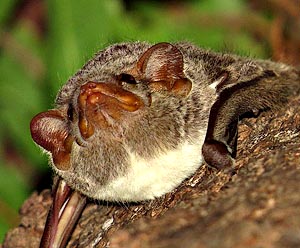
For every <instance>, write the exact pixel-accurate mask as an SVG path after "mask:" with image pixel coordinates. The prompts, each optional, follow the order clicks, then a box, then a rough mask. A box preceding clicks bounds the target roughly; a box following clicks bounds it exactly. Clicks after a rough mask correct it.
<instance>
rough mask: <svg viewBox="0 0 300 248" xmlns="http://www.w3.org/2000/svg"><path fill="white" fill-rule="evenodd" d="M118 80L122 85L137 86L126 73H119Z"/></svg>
mask: <svg viewBox="0 0 300 248" xmlns="http://www.w3.org/2000/svg"><path fill="white" fill-rule="evenodd" d="M118 80H119V81H120V82H121V83H123V82H125V83H128V84H137V81H136V80H135V78H134V76H132V75H130V74H127V73H121V74H120V75H119V76H118Z"/></svg>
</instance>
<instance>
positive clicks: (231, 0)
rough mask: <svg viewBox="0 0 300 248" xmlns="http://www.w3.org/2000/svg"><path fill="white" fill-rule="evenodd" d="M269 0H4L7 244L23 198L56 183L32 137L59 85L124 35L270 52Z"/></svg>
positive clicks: (2, 216) (2, 192)
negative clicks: (35, 121) (33, 124)
mask: <svg viewBox="0 0 300 248" xmlns="http://www.w3.org/2000/svg"><path fill="white" fill-rule="evenodd" d="M262 2H268V1H262ZM269 2H272V1H269ZM270 6H271V5H270ZM270 6H269V5H265V4H261V3H260V1H243V0H210V1H209V0H202V1H121V0H102V1H101V0H91V1H85V0H78V1H71V0H53V1H51V0H48V1H42V0H28V1H17V0H1V1H0V83H1V88H0V123H1V124H0V125H1V128H0V146H1V150H0V242H1V241H2V240H3V237H4V234H5V232H6V231H7V229H8V228H11V227H13V226H15V225H17V224H18V221H19V220H18V209H19V208H20V206H21V205H22V203H23V202H24V200H25V199H26V198H27V197H28V196H29V195H30V194H31V193H32V192H33V191H34V190H38V191H40V190H42V189H44V188H50V187H51V171H50V169H49V167H48V166H47V158H46V156H45V155H42V152H41V151H40V149H39V148H38V147H37V146H36V145H34V143H33V142H32V140H31V137H30V132H29V122H30V120H31V118H32V117H33V116H34V115H35V114H37V113H39V112H41V111H44V110H47V109H49V108H52V107H53V102H54V99H55V96H56V94H57V92H58V90H59V88H60V87H61V86H62V85H63V84H64V82H65V81H66V80H67V79H68V78H69V77H70V76H71V75H72V74H74V73H75V72H76V71H77V70H78V69H79V68H80V67H81V66H82V65H83V63H84V62H85V61H87V59H89V58H90V57H91V56H92V55H93V54H94V53H95V52H96V51H98V50H99V49H102V48H104V47H106V46H107V45H109V44H111V43H116V42H123V41H135V40H140V41H144V40H147V41H150V42H159V41H178V40H187V41H191V42H193V43H195V44H198V45H199V46H202V47H206V48H210V49H213V50H217V51H224V50H225V51H229V52H234V53H239V54H242V55H247V56H252V57H259V58H266V57H270V56H271V55H272V49H273V47H272V42H270V37H271V38H272V36H270V30H271V31H272V23H273V21H274V16H275V15H276V13H277V12H276V10H274V8H270ZM278 9H279V8H278ZM271 41H272V39H271Z"/></svg>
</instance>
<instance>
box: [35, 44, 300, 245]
mask: <svg viewBox="0 0 300 248" xmlns="http://www.w3.org/2000/svg"><path fill="white" fill-rule="evenodd" d="M299 86H300V72H299V70H298V69H296V68H294V67H292V66H288V65H285V64H281V63H276V62H272V61H268V60H254V59H249V58H243V57H239V56H236V55H232V54H221V53H215V52H212V51H207V50H204V49H201V48H198V47H196V46H195V45H192V44H190V43H174V44H170V43H158V44H155V45H151V44H148V43H143V42H133V43H121V44H115V45H112V46H110V47H108V48H106V49H104V50H103V51H100V52H99V53H97V54H96V55H95V57H94V58H93V59H91V60H90V61H88V62H87V63H86V64H85V65H84V66H83V67H82V69H80V70H79V71H78V72H77V73H76V74H75V75H74V76H73V77H71V78H70V79H69V80H68V81H67V82H66V84H65V85H64V86H63V87H62V88H61V90H60V91H59V93H58V95H57V98H56V103H55V104H56V105H55V108H54V109H51V110H48V111H46V112H42V113H40V114H38V115H36V116H35V117H34V118H33V119H32V121H31V123H30V130H31V135H32V138H33V140H34V141H35V143H37V144H38V145H39V146H40V147H42V149H43V150H44V151H45V152H46V153H47V154H48V155H49V158H50V165H51V167H52V169H53V170H54V172H55V174H56V175H57V176H58V178H59V179H58V180H57V182H56V183H55V185H56V186H55V187H54V200H53V205H52V207H51V211H50V212H49V215H48V219H47V223H46V228H45V231H44V234H43V238H42V241H41V246H40V247H64V245H65V244H66V242H67V241H68V237H69V236H70V233H71V232H72V228H73V227H74V225H75V223H76V220H77V219H78V218H79V216H80V213H81V211H82V209H83V208H84V206H85V203H86V197H88V198H93V199H99V200H106V201H118V202H139V201H143V200H150V199H154V198H156V197H160V196H162V195H164V194H165V193H167V192H170V191H172V190H173V189H174V188H176V187H177V186H178V185H179V184H180V183H181V182H182V181H183V180H185V179H186V178H188V177H190V176H191V175H193V173H195V171H196V170H197V169H198V168H199V167H200V166H201V165H202V164H203V163H204V162H205V163H206V164H207V165H208V166H210V167H213V168H216V169H219V170H231V169H232V168H233V167H234V158H235V156H236V146H237V136H238V134H237V125H238V121H239V119H240V117H241V116H243V115H244V114H245V113H253V112H257V111H261V110H268V109H274V108H278V107H280V106H282V105H283V104H284V103H285V102H286V101H287V99H288V97H289V96H291V95H293V94H295V93H297V92H299V88H300V87H299Z"/></svg>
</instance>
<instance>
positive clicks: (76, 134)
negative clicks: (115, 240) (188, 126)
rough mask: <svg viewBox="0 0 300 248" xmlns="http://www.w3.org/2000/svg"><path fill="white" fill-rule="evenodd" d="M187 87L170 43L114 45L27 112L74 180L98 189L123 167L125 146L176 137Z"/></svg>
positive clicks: (151, 147) (172, 141)
mask: <svg viewBox="0 0 300 248" xmlns="http://www.w3.org/2000/svg"><path fill="white" fill-rule="evenodd" d="M191 89H192V83H191V81H190V80H189V79H188V78H187V77H186V76H185V74H184V61H183V55H182V53H181V52H180V51H179V49H178V48H176V47H175V46H173V45H171V44H169V43H159V44H156V45H154V46H149V45H147V44H143V43H139V44H133V45H132V46H129V45H126V44H125V45H115V46H112V47H110V48H108V49H107V50H104V51H102V52H100V53H99V54H98V55H97V56H96V57H95V58H94V59H93V60H91V61H90V62H88V63H87V64H86V65H85V66H84V67H83V68H82V69H81V70H80V71H79V72H78V73H77V74H76V75H75V76H74V77H73V78H71V79H70V80H69V81H68V82H67V84H66V85H65V86H64V87H63V88H62V89H61V91H60V93H59V94H58V97H57V100H56V103H57V107H56V108H55V109H52V110H49V111H46V112H42V113H40V114H38V115H36V116H35V117H34V118H33V119H32V121H31V124H30V129H31V134H32V138H33V140H34V141H35V142H36V143H37V144H38V145H39V146H41V147H42V148H43V149H44V150H45V151H46V152H48V153H49V154H50V158H51V165H52V167H53V169H54V170H55V171H56V172H57V173H58V174H59V175H60V176H61V177H62V178H64V179H65V180H66V182H67V183H68V184H69V185H70V186H71V187H72V188H75V189H76V190H79V191H80V192H82V193H84V194H85V195H88V196H89V197H95V196H94V189H95V187H101V185H105V184H107V183H108V182H109V181H111V180H113V179H114V178H115V177H118V176H120V175H124V174H126V172H127V170H128V169H129V167H130V161H129V155H128V152H131V153H133V154H137V155H139V156H141V157H144V158H147V157H153V156H155V155H156V154H158V153H159V152H161V151H164V150H168V149H171V148H175V147H176V146H177V145H178V144H179V143H180V142H181V140H180V139H181V138H182V136H183V134H182V129H183V124H182V125H181V123H183V114H182V113H181V112H184V110H183V109H184V101H186V99H187V96H188V95H189V93H190V91H191Z"/></svg>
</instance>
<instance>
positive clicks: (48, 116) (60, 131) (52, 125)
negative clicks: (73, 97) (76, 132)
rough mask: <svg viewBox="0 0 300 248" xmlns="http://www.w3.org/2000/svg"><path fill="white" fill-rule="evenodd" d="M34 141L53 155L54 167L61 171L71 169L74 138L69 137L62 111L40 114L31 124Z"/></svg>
mask: <svg viewBox="0 0 300 248" xmlns="http://www.w3.org/2000/svg"><path fill="white" fill-rule="evenodd" d="M30 131H31V136H32V139H33V140H34V141H35V142H36V143H37V144H38V145H39V146H41V147H43V148H44V149H45V150H47V151H49V152H50V153H51V154H52V158H53V163H54V165H55V166H56V167H57V168H58V169H60V170H67V169H68V168H69V167H70V153H71V146H72V143H73V141H74V140H73V138H72V137H71V136H70V135H69V132H68V129H67V126H66V124H65V121H64V118H63V116H62V114H61V112H60V111H58V110H56V109H54V110H49V111H46V112H42V113H39V114H38V115H36V116H35V117H33V119H32V120H31V122H30Z"/></svg>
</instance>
